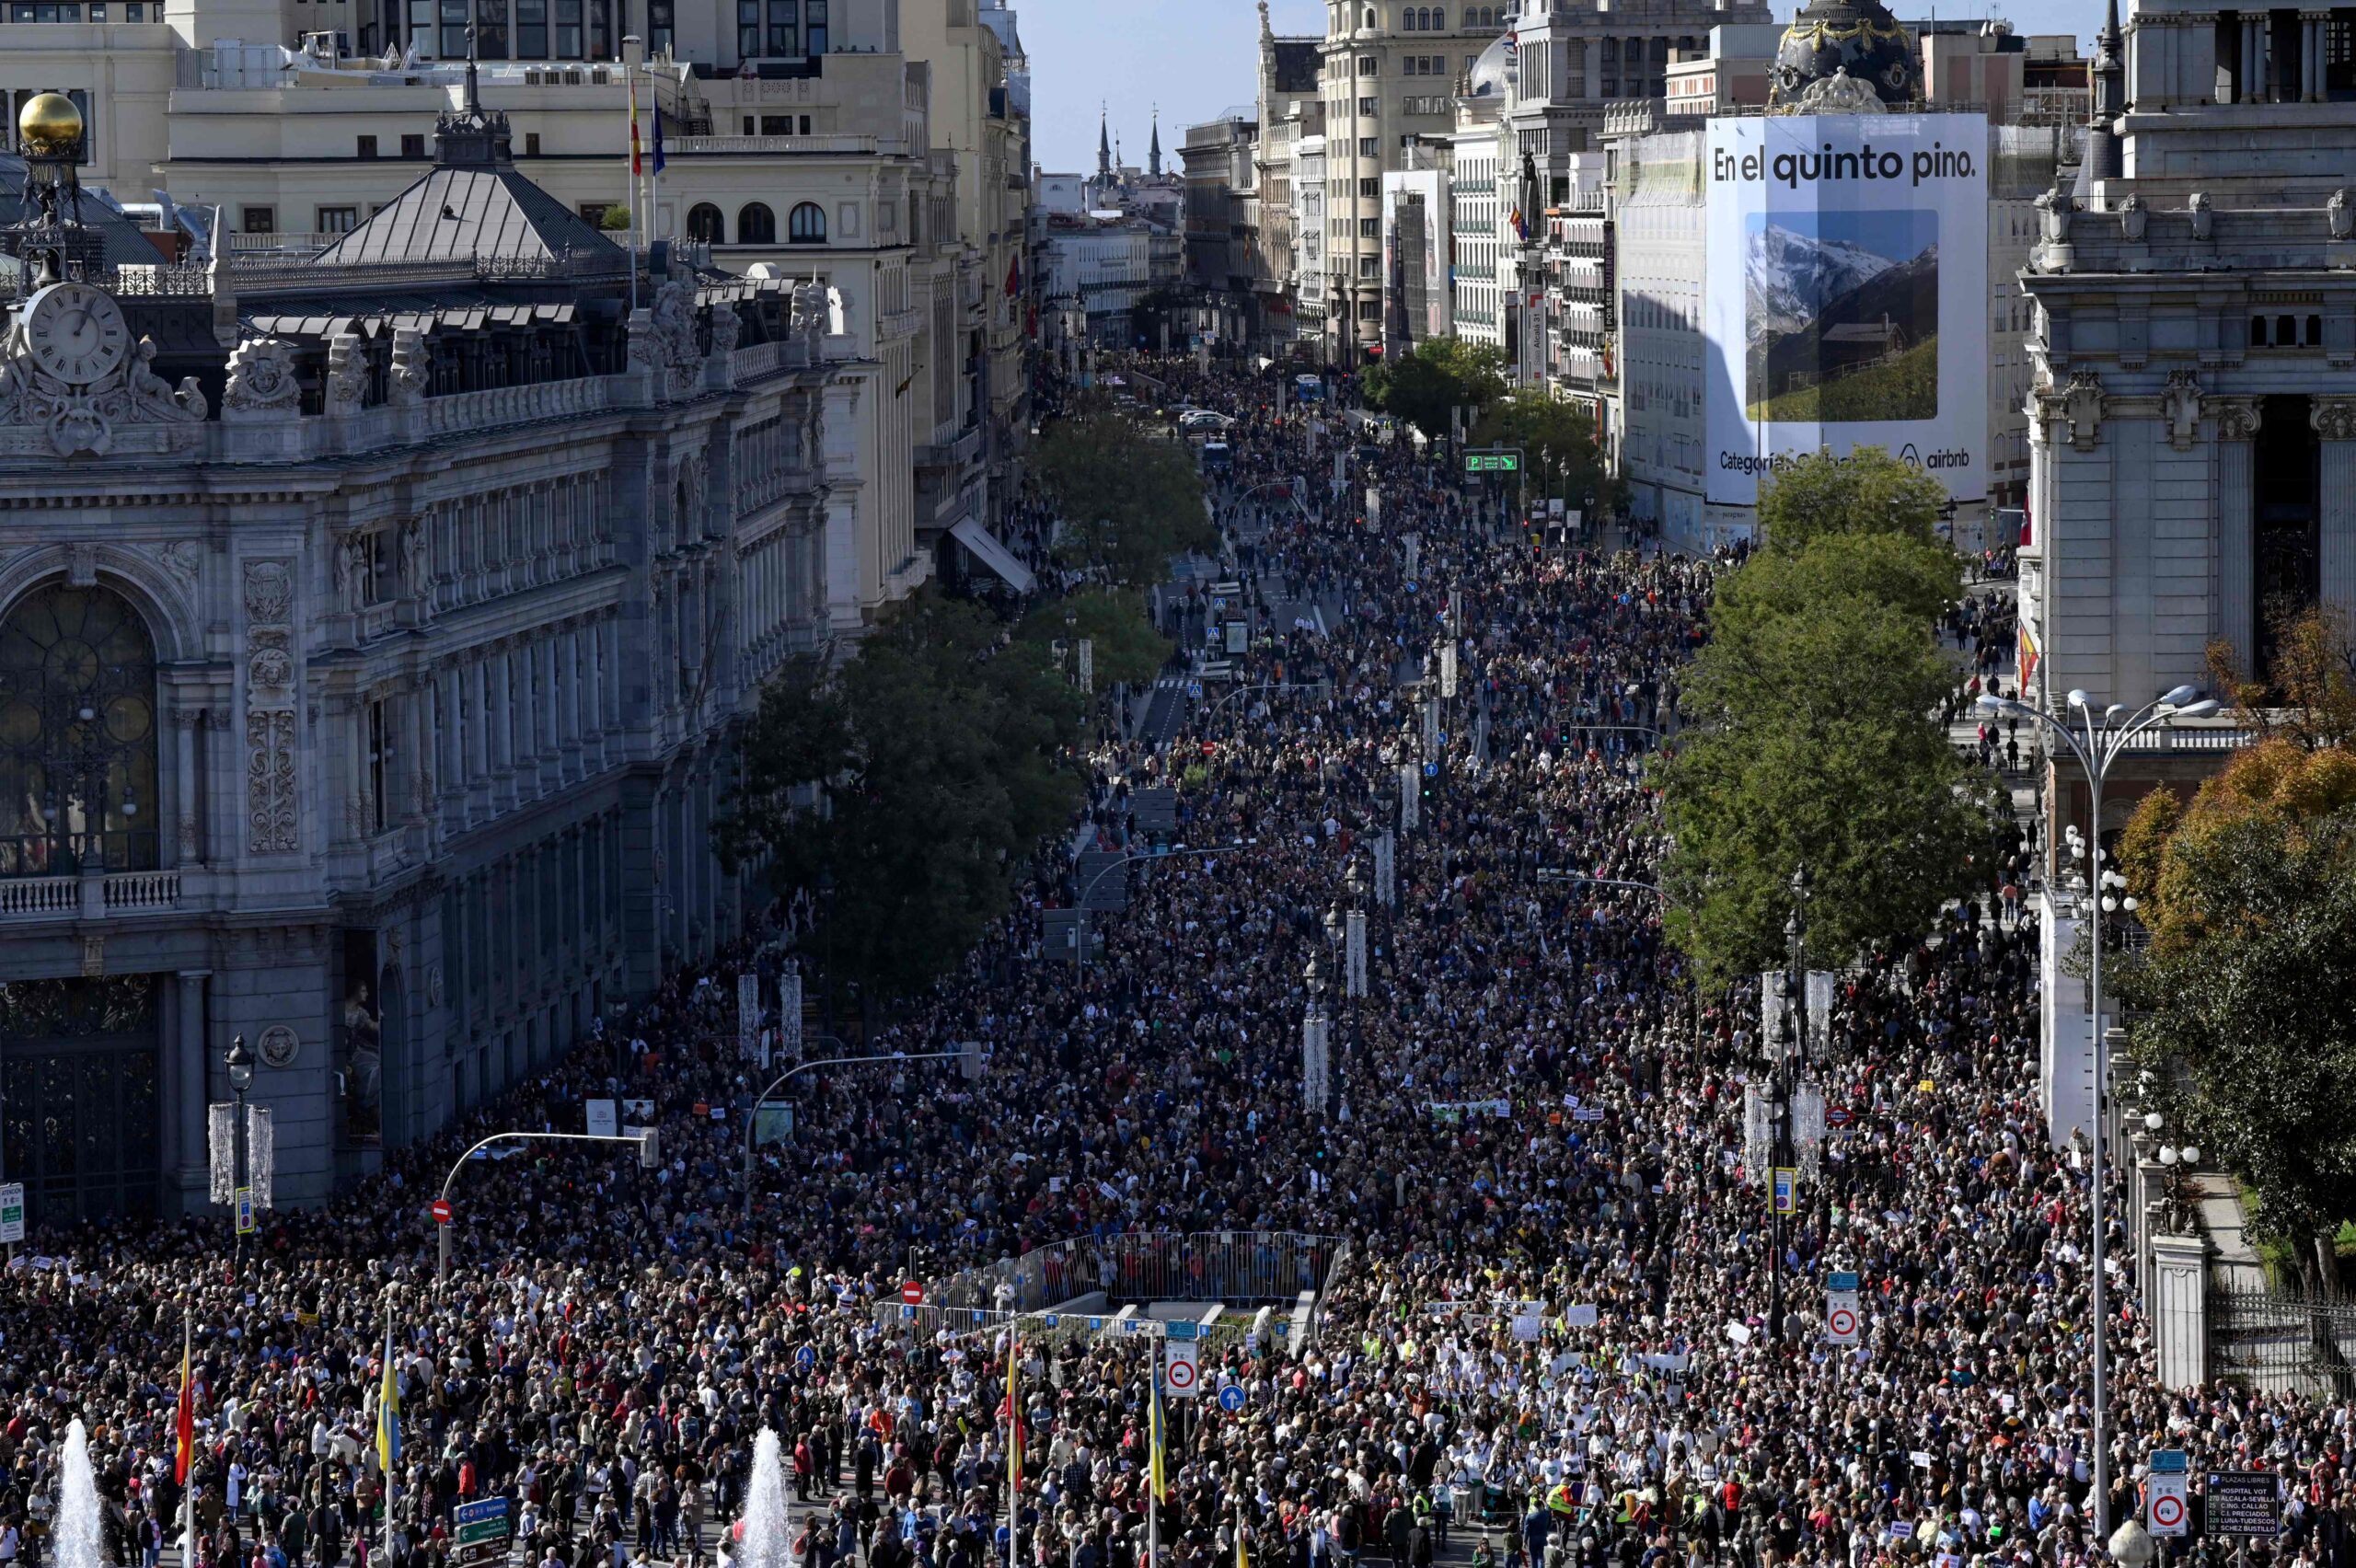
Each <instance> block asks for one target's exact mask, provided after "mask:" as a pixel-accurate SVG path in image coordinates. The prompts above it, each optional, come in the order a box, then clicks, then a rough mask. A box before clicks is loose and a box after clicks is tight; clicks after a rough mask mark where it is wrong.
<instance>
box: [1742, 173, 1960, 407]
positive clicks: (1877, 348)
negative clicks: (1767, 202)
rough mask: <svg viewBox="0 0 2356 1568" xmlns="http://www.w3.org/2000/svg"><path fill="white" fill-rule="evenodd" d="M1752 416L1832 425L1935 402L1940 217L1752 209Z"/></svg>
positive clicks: (1747, 317)
mask: <svg viewBox="0 0 2356 1568" xmlns="http://www.w3.org/2000/svg"><path fill="white" fill-rule="evenodd" d="M1746 216H1747V218H1748V223H1747V225H1746V226H1747V230H1748V232H1747V233H1746V234H1745V235H1744V236H1743V238H1744V252H1743V279H1744V289H1745V294H1746V300H1745V311H1744V321H1745V329H1746V334H1747V337H1748V343H1747V345H1746V346H1747V350H1748V353H1747V360H1748V371H1749V374H1748V377H1747V380H1748V384H1749V385H1748V387H1747V391H1746V397H1745V402H1746V404H1747V406H1748V409H1749V412H1750V418H1752V419H1754V420H1761V421H1806V422H1812V423H1821V424H1838V423H1848V422H1859V421H1895V420H1928V419H1934V418H1936V417H1937V415H1938V411H1939V214H1938V213H1936V212H1934V211H1925V210H1920V209H1912V210H1900V211H1896V212H1888V211H1877V212H1855V211H1852V212H1837V211H1835V212H1824V211H1811V210H1802V211H1784V212H1769V213H1749V214H1746Z"/></svg>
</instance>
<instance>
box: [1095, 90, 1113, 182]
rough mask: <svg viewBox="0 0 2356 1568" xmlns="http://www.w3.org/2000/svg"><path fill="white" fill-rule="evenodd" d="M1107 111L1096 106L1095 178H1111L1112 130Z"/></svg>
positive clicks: (1102, 107)
mask: <svg viewBox="0 0 2356 1568" xmlns="http://www.w3.org/2000/svg"><path fill="white" fill-rule="evenodd" d="M1112 123H1113V122H1112V119H1111V116H1110V113H1109V111H1108V110H1106V108H1105V106H1104V105H1103V104H1101V103H1100V104H1098V105H1097V106H1096V178H1097V179H1112V178H1113V130H1112Z"/></svg>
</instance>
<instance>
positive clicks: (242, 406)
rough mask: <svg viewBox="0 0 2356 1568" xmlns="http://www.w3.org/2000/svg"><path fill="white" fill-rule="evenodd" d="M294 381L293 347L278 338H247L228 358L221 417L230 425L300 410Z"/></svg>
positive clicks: (301, 397) (299, 391) (299, 399)
mask: <svg viewBox="0 0 2356 1568" xmlns="http://www.w3.org/2000/svg"><path fill="white" fill-rule="evenodd" d="M302 399H303V393H302V388H301V386H299V385H298V384H297V383H296V381H295V345H294V344H292V343H289V342H287V341H286V340H283V339H282V338H248V339H247V340H244V341H243V342H241V343H239V344H238V345H237V348H236V349H235V350H234V351H232V352H231V353H230V355H229V385H228V386H227V388H226V389H225V391H224V392H223V393H222V394H221V418H222V419H223V421H225V422H228V423H231V424H253V423H258V422H260V421H263V420H276V419H284V418H286V417H287V416H288V415H290V414H295V413H297V412H299V411H300V410H301V408H302Z"/></svg>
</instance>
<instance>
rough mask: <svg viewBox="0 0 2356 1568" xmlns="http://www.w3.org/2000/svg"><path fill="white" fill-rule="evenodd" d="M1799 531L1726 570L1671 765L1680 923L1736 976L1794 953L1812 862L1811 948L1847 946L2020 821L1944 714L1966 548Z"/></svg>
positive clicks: (1716, 963)
mask: <svg viewBox="0 0 2356 1568" xmlns="http://www.w3.org/2000/svg"><path fill="white" fill-rule="evenodd" d="M1778 488H1779V489H1780V487H1778ZM1872 515H1876V516H1879V515H1883V513H1881V512H1880V511H1877V512H1875V513H1872ZM1795 533H1796V534H1798V535H1800V536H1801V537H1800V539H1799V541H1798V542H1794V541H1793V540H1792V539H1791V538H1790V537H1789V536H1786V539H1785V544H1784V548H1780V549H1768V550H1764V551H1761V552H1760V553H1759V554H1757V555H1754V556H1753V557H1752V558H1751V559H1750V561H1749V562H1748V563H1747V564H1746V565H1744V566H1743V567H1741V568H1740V569H1739V570H1738V571H1734V572H1733V573H1731V574H1730V575H1728V576H1727V577H1725V578H1723V579H1721V580H1720V582H1719V583H1718V584H1717V592H1716V595H1715V601H1714V603H1713V605H1712V607H1711V611H1710V617H1709V633H1710V640H1709V642H1708V643H1707V645H1705V646H1704V647H1703V649H1702V651H1701V652H1700V653H1699V654H1698V655H1696V657H1695V658H1694V661H1693V663H1692V668H1691V671H1690V674H1689V675H1688V678H1687V686H1686V697H1685V704H1684V706H1685V709H1686V711H1687V713H1688V714H1689V715H1690V716H1691V717H1692V720H1693V721H1695V722H1694V727H1693V728H1692V729H1690V730H1688V731H1687V732H1686V733H1685V734H1684V735H1682V736H1680V738H1679V742H1678V748H1677V750H1676V752H1675V754H1674V755H1671V756H1669V757H1667V758H1666V759H1664V760H1663V761H1661V762H1660V763H1658V764H1657V778H1658V780H1659V782H1660V784H1661V785H1662V788H1663V790H1664V806H1665V813H1666V818H1667V822H1668V826H1669V835H1670V838H1671V849H1670V852H1669V857H1668V858H1667V859H1666V860H1665V862H1664V863H1663V866H1662V871H1661V875H1662V879H1663V884H1664V885H1665V886H1666V887H1668V888H1669V892H1670V896H1671V899H1672V904H1673V907H1672V909H1671V911H1670V917H1669V923H1670V930H1671V933H1672V935H1673V936H1674V937H1675V938H1676V939H1677V940H1678V941H1679V942H1680V944H1681V945H1682V946H1683V947H1684V948H1685V949H1686V951H1688V952H1689V954H1691V955H1692V958H1693V959H1694V960H1695V963H1696V965H1697V967H1698V968H1699V969H1700V970H1701V971H1702V973H1703V974H1704V976H1705V977H1708V978H1710V979H1712V980H1715V981H1718V982H1724V981H1726V980H1728V979H1731V978H1732V977H1734V976H1735V975H1737V974H1743V973H1745V972H1748V971H1751V970H1757V969H1761V968H1765V967H1769V966H1771V965H1773V964H1776V963H1780V962H1781V956H1782V953H1783V951H1784V934H1783V933H1784V918H1785V917H1786V916H1787V915H1788V914H1789V913H1790V895H1789V892H1788V889H1789V885H1790V882H1791V875H1792V872H1793V871H1794V870H1796V869H1798V868H1800V867H1802V866H1805V867H1806V868H1807V871H1808V874H1809V877H1810V879H1811V881H1812V882H1813V887H1814V892H1813V894H1812V896H1811V900H1810V913H1809V928H1810V937H1809V940H1810V943H1811V945H1812V946H1814V947H1815V948H1816V949H1817V951H1819V952H1821V953H1824V954H1827V955H1828V956H1829V957H1830V958H1831V960H1832V961H1833V962H1835V963H1844V962H1847V961H1848V960H1849V959H1851V958H1853V957H1854V956H1856V955H1857V954H1859V953H1861V952H1863V951H1865V950H1867V949H1868V948H1870V947H1872V946H1874V945H1876V944H1877V943H1879V942H1882V941H1886V940H1889V939H1892V938H1895V937H1900V936H1902V935H1906V934H1909V933H1911V932H1913V931H1917V930H1920V929H1922V928H1923V927H1924V926H1925V925H1927V924H1928V923H1929V921H1930V919H1931V917H1933V916H1934V915H1935V914H1936V913H1937V911H1938V909H1939V906H1940V905H1942V904H1944V903H1945V902H1946V900H1948V899H1949V898H1953V897H1956V896H1958V895H1960V894H1966V893H1968V892H1969V891H1971V889H1972V888H1973V886H1974V885H1975V883H1977V882H1984V880H1985V876H1986V871H1987V867H1988V864H1989V858H1988V856H1987V854H1986V851H1987V850H1988V849H1989V848H1990V847H1991V846H1992V840H1993V835H1994V832H1995V829H1996V827H1997V825H1998V824H1999V822H2000V820H2001V819H2000V817H1999V816H1998V814H1997V812H1996V807H1995V801H1994V798H1993V792H1992V790H1991V789H1990V788H1989V787H1988V786H1987V784H1986V783H1985V781H1984V780H1981V779H1978V778H1975V776H1974V775H1973V773H1972V772H1971V770H1970V769H1969V768H1968V767H1966V766H1965V765H1964V763H1963V761H1962V759H1961V758H1960V757H1958V755H1956V753H1955V751H1954V749H1953V748H1952V747H1951V746H1950V745H1949V744H1947V739H1946V733H1945V732H1944V731H1943V730H1942V729H1941V727H1940V726H1939V724H1938V723H1937V722H1936V721H1935V720H1934V710H1935V709H1937V708H1938V706H1939V705H1940V703H1941V702H1942V701H1943V700H1944V699H1945V698H1946V694H1947V692H1948V690H1949V689H1950V687H1951V686H1953V684H1954V682H1955V678H1956V672H1955V666H1954V665H1953V663H1950V662H1949V661H1948V660H1947V658H1946V655H1945V654H1944V653H1942V652H1941V651H1940V650H1939V647H1938V644H1937V641H1936V639H1935V638H1934V635H1933V626H1934V622H1935V620H1936V617H1938V616H1939V615H1940V614H1941V613H1943V612H1944V611H1945V610H1946V607H1947V606H1948V605H1952V604H1953V603H1954V602H1955V599H1956V595H1957V594H1958V592H1959V590H1960V583H1961V573H1960V569H1959V566H1958V562H1957V560H1956V559H1955V557H1954V555H1953V553H1952V552H1951V551H1949V550H1948V549H1947V548H1946V547H1945V546H1944V545H1942V544H1938V543H1936V542H1934V541H1933V540H1930V539H1927V538H1924V537H1923V536H1920V535H1918V534H1917V533H1916V532H1914V531H1913V530H1911V529H1906V530H1900V531H1896V532H1893V531H1889V530H1886V529H1868V528H1862V527H1859V528H1842V529H1815V530H1813V531H1808V530H1795Z"/></svg>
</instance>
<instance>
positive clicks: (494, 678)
mask: <svg viewBox="0 0 2356 1568" xmlns="http://www.w3.org/2000/svg"><path fill="white" fill-rule="evenodd" d="M484 708H485V709H487V711H488V713H489V715H490V720H491V768H492V771H493V773H494V774H495V775H496V778H495V780H494V784H493V794H494V796H495V798H496V799H497V801H498V802H499V804H500V805H501V806H502V808H503V807H506V806H511V805H514V803H515V651H514V649H512V648H510V647H508V646H506V645H505V644H504V643H502V644H501V645H500V646H499V648H497V649H496V650H494V651H492V653H491V675H490V680H489V690H488V692H487V693H486V695H485V698H484Z"/></svg>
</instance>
